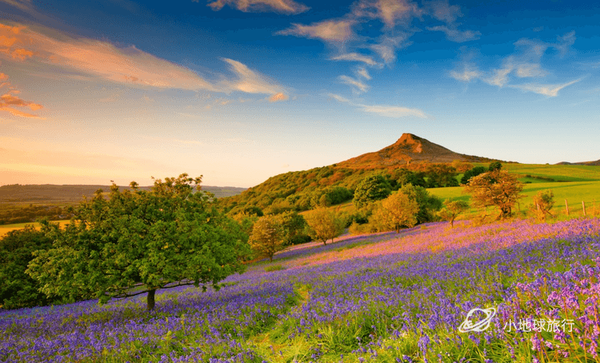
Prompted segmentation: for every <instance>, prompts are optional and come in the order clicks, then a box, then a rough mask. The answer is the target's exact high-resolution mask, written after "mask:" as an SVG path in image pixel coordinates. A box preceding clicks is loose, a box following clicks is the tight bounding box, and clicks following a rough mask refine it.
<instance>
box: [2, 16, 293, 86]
mask: <svg viewBox="0 0 600 363" xmlns="http://www.w3.org/2000/svg"><path fill="white" fill-rule="evenodd" d="M48 32H50V31H48ZM52 32H53V33H56V31H52ZM2 56H3V57H4V58H5V59H9V60H10V61H19V62H23V61H26V60H27V59H28V58H34V59H35V60H36V61H39V62H42V63H45V64H48V65H52V66H59V67H62V68H65V69H68V70H69V71H70V72H77V73H79V74H76V75H74V76H75V77H77V78H83V79H88V80H94V79H101V80H107V81H111V82H115V83H121V84H127V85H130V86H136V87H154V88H171V89H185V90H194V91H197V90H207V91H213V92H225V93H228V92H231V91H240V92H246V93H255V94H256V93H258V94H269V95H275V94H277V93H282V92H283V88H282V87H281V86H279V85H278V84H277V83H276V82H274V81H271V80H268V79H267V78H266V77H265V76H263V75H261V74H259V73H258V72H256V71H253V70H251V69H249V68H248V67H247V66H246V65H244V64H242V63H241V62H238V61H235V60H232V59H224V61H225V62H227V63H228V64H229V66H230V70H231V71H232V72H233V73H234V75H235V78H231V77H227V76H222V77H221V81H218V82H212V81H209V80H206V79H204V78H203V77H202V76H200V75H199V74H198V73H196V72H194V71H192V70H190V69H188V68H185V67H183V66H181V65H178V64H175V63H173V62H170V61H168V60H165V59H162V58H158V57H156V56H154V55H152V54H149V53H146V52H144V51H142V50H139V49H137V48H136V47H135V46H130V47H126V48H118V47H116V46H114V45H113V44H111V43H108V42H103V41H98V40H93V39H86V38H78V39H75V38H72V37H69V36H68V35H66V34H60V39H58V38H53V37H50V36H47V35H45V34H43V33H41V32H38V31H34V30H31V29H28V28H26V27H25V26H7V25H2V24H0V57H2ZM82 76H83V77H82Z"/></svg>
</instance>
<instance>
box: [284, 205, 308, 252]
mask: <svg viewBox="0 0 600 363" xmlns="http://www.w3.org/2000/svg"><path fill="white" fill-rule="evenodd" d="M277 217H278V218H279V220H280V223H281V226H282V228H283V237H282V238H283V244H284V245H285V246H288V245H293V244H297V243H302V242H307V238H308V240H310V237H308V236H307V235H306V234H304V230H305V229H306V221H305V220H304V217H302V216H301V215H300V214H298V213H296V212H286V213H283V214H280V215H278V216H277Z"/></svg>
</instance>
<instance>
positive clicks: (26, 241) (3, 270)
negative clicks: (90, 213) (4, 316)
mask: <svg viewBox="0 0 600 363" xmlns="http://www.w3.org/2000/svg"><path fill="white" fill-rule="evenodd" d="M49 248H52V240H51V239H50V238H48V237H46V236H45V235H44V233H42V232H40V231H38V230H36V229H35V228H34V227H33V226H31V225H28V226H25V228H24V229H21V230H15V231H11V232H9V233H8V234H7V235H5V236H4V238H2V239H1V240H0V306H2V307H3V308H5V309H18V308H24V307H33V306H42V305H49V304H53V303H61V302H72V301H74V300H76V299H78V298H79V299H81V298H83V297H82V296H77V295H75V296H73V297H72V299H69V298H68V297H63V296H56V297H54V298H49V297H47V296H46V295H45V294H43V293H41V292H40V291H39V288H40V287H41V284H40V283H39V282H38V281H36V280H34V279H33V278H31V277H30V276H29V275H27V274H26V273H25V270H27V265H28V264H29V262H30V261H31V260H33V258H34V255H33V254H34V253H35V252H37V251H42V250H47V249H49Z"/></svg>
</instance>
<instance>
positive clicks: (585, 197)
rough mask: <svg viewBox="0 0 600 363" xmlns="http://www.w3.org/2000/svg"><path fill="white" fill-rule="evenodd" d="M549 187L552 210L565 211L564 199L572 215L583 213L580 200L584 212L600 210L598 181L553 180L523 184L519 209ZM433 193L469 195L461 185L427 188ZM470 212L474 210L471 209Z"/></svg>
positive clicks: (599, 184) (465, 197)
mask: <svg viewBox="0 0 600 363" xmlns="http://www.w3.org/2000/svg"><path fill="white" fill-rule="evenodd" d="M546 189H550V190H552V192H553V193H554V201H555V204H554V208H553V210H552V211H553V212H556V211H559V212H560V213H561V214H565V213H566V208H565V200H566V201H567V203H568V204H569V213H570V214H574V215H580V214H583V205H582V202H585V206H586V214H598V212H599V211H600V181H582V182H562V183H560V182H555V183H531V184H525V186H524V188H523V196H524V198H523V199H521V201H520V203H519V209H520V210H525V209H527V207H528V206H529V205H531V204H532V203H533V196H534V195H535V194H536V193H537V192H538V191H540V190H546ZM428 190H429V192H430V193H431V194H433V195H436V196H438V197H440V198H443V199H447V198H453V199H462V200H467V201H468V200H469V199H470V196H469V195H467V194H463V190H464V188H463V187H453V188H434V189H428ZM471 212H472V213H475V212H476V211H474V210H472V211H471Z"/></svg>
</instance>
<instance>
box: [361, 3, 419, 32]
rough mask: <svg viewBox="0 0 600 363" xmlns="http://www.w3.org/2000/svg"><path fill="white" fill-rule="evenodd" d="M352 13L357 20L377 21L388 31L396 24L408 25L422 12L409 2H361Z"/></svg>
mask: <svg viewBox="0 0 600 363" xmlns="http://www.w3.org/2000/svg"><path fill="white" fill-rule="evenodd" d="M352 13H353V15H354V16H356V17H359V18H361V17H367V18H372V19H379V20H380V21H381V22H383V23H384V24H385V26H386V27H387V28H388V29H392V28H394V27H395V26H396V23H397V22H399V21H403V22H405V23H408V22H410V19H411V18H412V17H413V16H419V15H420V14H421V13H422V11H421V9H420V8H419V6H418V5H417V4H416V3H413V2H411V1H409V0H361V1H359V2H358V3H357V4H355V5H354V8H353V11H352Z"/></svg>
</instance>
